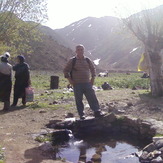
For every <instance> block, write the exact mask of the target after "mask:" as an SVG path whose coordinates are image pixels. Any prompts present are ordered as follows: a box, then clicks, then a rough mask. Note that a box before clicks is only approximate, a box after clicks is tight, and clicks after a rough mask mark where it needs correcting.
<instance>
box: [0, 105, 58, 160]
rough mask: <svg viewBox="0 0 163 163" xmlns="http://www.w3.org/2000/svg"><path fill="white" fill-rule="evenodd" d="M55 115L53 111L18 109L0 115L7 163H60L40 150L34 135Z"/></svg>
mask: <svg viewBox="0 0 163 163" xmlns="http://www.w3.org/2000/svg"><path fill="white" fill-rule="evenodd" d="M53 116H54V114H53V112H52V111H51V110H47V109H46V111H44V113H40V110H33V109H29V108H21V107H19V108H17V110H16V109H14V110H12V111H10V112H7V113H5V114H4V113H2V111H1V113H0V117H1V119H0V142H1V146H2V147H4V148H5V150H4V151H5V158H6V163H52V162H53V163H54V162H56V163H59V162H61V161H54V160H51V159H50V158H49V157H50V156H48V154H47V153H46V154H45V153H43V152H42V151H41V150H40V149H39V147H38V146H39V143H37V142H36V141H35V140H34V139H33V138H32V134H35V133H40V131H41V129H43V128H44V126H45V124H47V123H48V122H49V119H51V118H53Z"/></svg>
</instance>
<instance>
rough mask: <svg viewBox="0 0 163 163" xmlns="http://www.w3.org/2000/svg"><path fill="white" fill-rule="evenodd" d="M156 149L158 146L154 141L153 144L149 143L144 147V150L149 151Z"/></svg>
mask: <svg viewBox="0 0 163 163" xmlns="http://www.w3.org/2000/svg"><path fill="white" fill-rule="evenodd" d="M155 149H156V146H155V145H154V143H151V144H149V145H147V146H146V147H145V148H144V149H143V151H147V152H148V153H149V152H153V151H154V150H155Z"/></svg>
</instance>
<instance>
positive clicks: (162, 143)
mask: <svg viewBox="0 0 163 163" xmlns="http://www.w3.org/2000/svg"><path fill="white" fill-rule="evenodd" d="M155 146H156V149H160V148H162V147H163V139H160V140H158V141H156V142H155Z"/></svg>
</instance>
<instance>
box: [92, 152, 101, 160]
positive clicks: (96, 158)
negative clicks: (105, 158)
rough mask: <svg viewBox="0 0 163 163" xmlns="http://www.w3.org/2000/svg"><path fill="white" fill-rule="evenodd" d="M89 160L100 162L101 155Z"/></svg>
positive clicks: (95, 155)
mask: <svg viewBox="0 0 163 163" xmlns="http://www.w3.org/2000/svg"><path fill="white" fill-rule="evenodd" d="M91 160H92V161H94V162H97V161H101V155H100V154H94V155H93V156H92V158H91Z"/></svg>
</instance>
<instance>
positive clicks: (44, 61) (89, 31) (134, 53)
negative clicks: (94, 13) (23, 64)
mask: <svg viewBox="0 0 163 163" xmlns="http://www.w3.org/2000/svg"><path fill="white" fill-rule="evenodd" d="M162 8H163V6H160V7H159V8H155V9H153V10H152V13H153V14H155V11H156V14H158V13H157V11H158V9H159V10H160V9H162ZM147 11H149V10H144V11H141V12H139V13H136V14H134V15H131V16H130V17H128V19H133V21H135V23H136V20H134V17H135V16H136V15H137V17H139V16H140V15H141V14H142V13H143V12H147ZM39 30H40V31H41V32H42V33H43V41H42V42H39V43H34V44H33V49H34V55H32V56H28V57H27V58H28V61H29V62H30V64H31V65H32V67H33V68H34V69H38V68H39V69H52V70H57V71H58V70H62V69H63V67H64V64H65V63H66V62H67V60H68V59H69V58H70V57H72V56H73V55H74V50H75V46H76V45H77V44H83V45H84V46H85V48H86V55H87V56H88V57H90V58H91V59H92V60H96V59H99V65H98V66H97V68H98V69H102V70H134V71H137V65H138V62H139V59H140V55H141V54H142V53H143V52H144V46H143V45H142V43H141V42H140V41H139V40H137V38H136V37H135V36H134V35H133V34H132V33H131V32H130V31H129V30H128V29H127V28H126V26H125V25H124V24H123V23H122V21H121V20H120V19H118V18H116V17H111V16H106V17H101V18H95V17H87V18H84V19H81V20H79V21H76V22H74V23H72V24H70V25H68V26H66V27H65V28H61V29H56V30H52V29H51V28H49V27H46V26H41V27H39Z"/></svg>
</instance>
